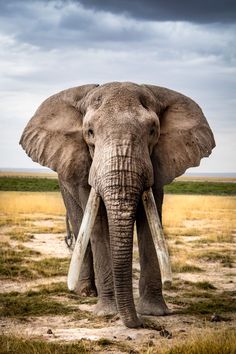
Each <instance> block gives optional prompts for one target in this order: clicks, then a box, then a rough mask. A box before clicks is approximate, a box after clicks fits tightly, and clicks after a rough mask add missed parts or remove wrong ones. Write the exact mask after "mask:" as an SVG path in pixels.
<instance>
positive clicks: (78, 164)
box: [20, 85, 98, 179]
mask: <svg viewBox="0 0 236 354" xmlns="http://www.w3.org/2000/svg"><path fill="white" fill-rule="evenodd" d="M97 86H98V85H84V86H78V87H74V88H71V89H68V90H65V91H61V92H59V93H58V94H56V95H54V96H51V97H49V98H48V99H47V100H46V101H44V102H43V103H42V104H41V106H40V107H39V108H38V110H37V111H36V113H35V114H34V116H33V117H32V118H31V120H30V121H29V123H28V124H27V126H26V128H25V130H24V132H23V134H22V137H21V140H20V144H21V145H22V147H23V149H24V150H25V151H26V153H27V154H28V155H29V156H30V157H31V159H32V160H33V161H35V162H38V163H40V164H41V165H43V166H47V167H49V168H51V169H52V170H54V171H56V172H57V173H58V174H59V175H60V176H61V177H62V178H64V179H68V178H70V177H72V176H78V177H80V176H81V175H82V176H84V175H85V174H86V173H87V174H88V171H89V168H90V165H91V159H90V155H89V152H88V149H87V146H86V144H85V142H84V140H83V135H82V115H81V113H80V110H79V106H80V102H81V100H82V99H83V98H84V97H85V96H86V94H87V93H88V92H89V91H91V90H92V89H94V88H95V87H97ZM82 176H81V177H82Z"/></svg>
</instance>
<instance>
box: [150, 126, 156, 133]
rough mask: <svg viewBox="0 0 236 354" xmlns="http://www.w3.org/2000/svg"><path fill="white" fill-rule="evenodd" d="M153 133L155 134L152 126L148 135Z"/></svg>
mask: <svg viewBox="0 0 236 354" xmlns="http://www.w3.org/2000/svg"><path fill="white" fill-rule="evenodd" d="M154 134H155V128H154V127H152V128H151V129H150V135H154Z"/></svg>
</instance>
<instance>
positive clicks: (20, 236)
mask: <svg viewBox="0 0 236 354" xmlns="http://www.w3.org/2000/svg"><path fill="white" fill-rule="evenodd" d="M6 235H8V236H10V239H11V240H16V241H21V242H28V241H30V240H32V239H33V238H34V235H32V234H31V233H29V232H28V231H27V230H26V229H24V228H21V227H14V228H12V229H11V230H10V231H8V232H7V233H6Z"/></svg>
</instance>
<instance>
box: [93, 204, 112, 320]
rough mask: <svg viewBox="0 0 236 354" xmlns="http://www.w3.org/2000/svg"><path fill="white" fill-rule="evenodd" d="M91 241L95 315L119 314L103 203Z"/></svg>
mask: <svg viewBox="0 0 236 354" xmlns="http://www.w3.org/2000/svg"><path fill="white" fill-rule="evenodd" d="M90 240H91V246H92V252H93V260H94V272H95V283H96V287H97V292H98V303H97V305H96V308H95V313H96V314H97V315H99V316H105V315H113V314H117V307H116V301H115V295H114V284H113V276H112V264H111V251H110V240H109V231H108V222H107V216H106V210H105V206H104V204H103V202H101V205H100V208H99V212H98V215H97V218H96V222H95V225H94V229H93V232H92V234H91V238H90Z"/></svg>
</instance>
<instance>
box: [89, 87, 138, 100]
mask: <svg viewBox="0 0 236 354" xmlns="http://www.w3.org/2000/svg"><path fill="white" fill-rule="evenodd" d="M141 95H143V90H142V88H141V87H140V86H139V85H136V84H133V83H110V84H105V85H102V86H100V87H98V88H96V89H95V90H93V92H91V94H90V100H91V101H93V100H102V101H106V100H112V99H114V100H116V101H117V102H119V101H120V100H122V101H123V103H125V102H128V101H130V100H134V101H135V100H137V99H138V98H139V96H141Z"/></svg>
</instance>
